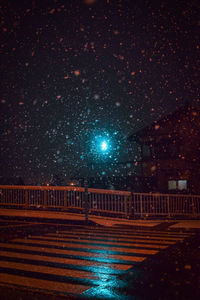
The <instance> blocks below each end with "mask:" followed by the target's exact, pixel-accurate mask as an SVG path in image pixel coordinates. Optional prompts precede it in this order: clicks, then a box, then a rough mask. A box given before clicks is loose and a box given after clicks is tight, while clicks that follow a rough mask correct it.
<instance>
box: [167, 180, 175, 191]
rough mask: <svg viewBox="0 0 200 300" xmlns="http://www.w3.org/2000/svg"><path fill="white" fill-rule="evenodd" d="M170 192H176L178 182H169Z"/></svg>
mask: <svg viewBox="0 0 200 300" xmlns="http://www.w3.org/2000/svg"><path fill="white" fill-rule="evenodd" d="M168 190H176V180H169V181H168Z"/></svg>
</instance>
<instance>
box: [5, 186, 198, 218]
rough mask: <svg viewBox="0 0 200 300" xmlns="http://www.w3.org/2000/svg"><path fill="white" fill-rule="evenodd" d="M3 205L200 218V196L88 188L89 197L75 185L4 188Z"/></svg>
mask: <svg viewBox="0 0 200 300" xmlns="http://www.w3.org/2000/svg"><path fill="white" fill-rule="evenodd" d="M86 197H87V198H86ZM87 202H88V207H87V208H86V206H87V205H86V203H87ZM0 205H1V206H7V207H13V206H14V207H23V208H33V207H35V208H44V209H45V208H59V209H63V210H69V209H79V210H81V211H86V210H87V209H89V213H94V212H98V213H99V214H101V213H103V212H104V213H111V214H113V215H114V214H115V215H116V214H117V215H121V216H122V217H132V218H134V217H135V218H138V217H141V218H144V217H148V216H167V217H172V216H178V215H182V216H194V217H195V216H200V195H179V194H160V193H158V194H154V193H131V192H127V191H114V190H103V189H92V188H88V192H87V195H86V193H85V188H84V187H71V186H70V187H58V186H5V185H0Z"/></svg>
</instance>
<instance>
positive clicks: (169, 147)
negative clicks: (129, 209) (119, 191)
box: [128, 105, 200, 194]
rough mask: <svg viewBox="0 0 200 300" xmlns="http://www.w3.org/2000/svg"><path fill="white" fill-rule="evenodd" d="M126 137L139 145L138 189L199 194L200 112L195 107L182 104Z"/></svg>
mask: <svg viewBox="0 0 200 300" xmlns="http://www.w3.org/2000/svg"><path fill="white" fill-rule="evenodd" d="M128 140H129V141H132V142H133V141H136V142H137V143H138V144H139V147H140V161H139V164H140V172H139V174H138V176H137V182H136V183H135V184H136V187H137V190H140V191H141V192H142V191H143V192H151V191H152V192H167V193H177V192H180V193H192V194H200V112H199V111H198V110H197V109H195V108H194V107H192V106H190V105H185V106H183V107H181V108H180V109H178V110H177V111H175V112H173V113H170V114H169V115H167V116H166V117H164V118H163V119H161V120H159V121H155V122H154V123H153V124H151V125H149V126H147V127H145V128H143V129H142V130H140V131H138V132H136V133H134V134H132V135H131V136H129V138H128ZM133 180H134V178H133ZM132 185H133V186H134V183H133V182H132Z"/></svg>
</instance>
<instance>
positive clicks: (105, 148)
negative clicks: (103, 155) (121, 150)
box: [101, 141, 108, 151]
mask: <svg viewBox="0 0 200 300" xmlns="http://www.w3.org/2000/svg"><path fill="white" fill-rule="evenodd" d="M107 149H108V144H107V143H106V141H103V142H102V143H101V150H102V151H106V150H107Z"/></svg>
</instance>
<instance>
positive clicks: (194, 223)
mask: <svg viewBox="0 0 200 300" xmlns="http://www.w3.org/2000/svg"><path fill="white" fill-rule="evenodd" d="M0 216H8V217H24V218H38V219H40V218H41V219H47V220H48V219H49V220H50V219H51V220H52V219H54V220H62V221H64V220H66V221H83V222H84V221H85V215H84V214H77V213H68V212H57V211H54V212H52V211H38V210H18V209H4V208H2V209H1V210H0ZM89 220H90V221H92V222H94V223H96V224H99V225H102V226H138V227H149V228H153V227H155V226H158V225H159V224H161V223H171V221H169V220H128V219H121V218H111V217H105V216H94V215H89ZM173 223H175V224H172V225H169V228H172V229H178V228H179V229H180V228H184V229H200V220H173Z"/></svg>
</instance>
